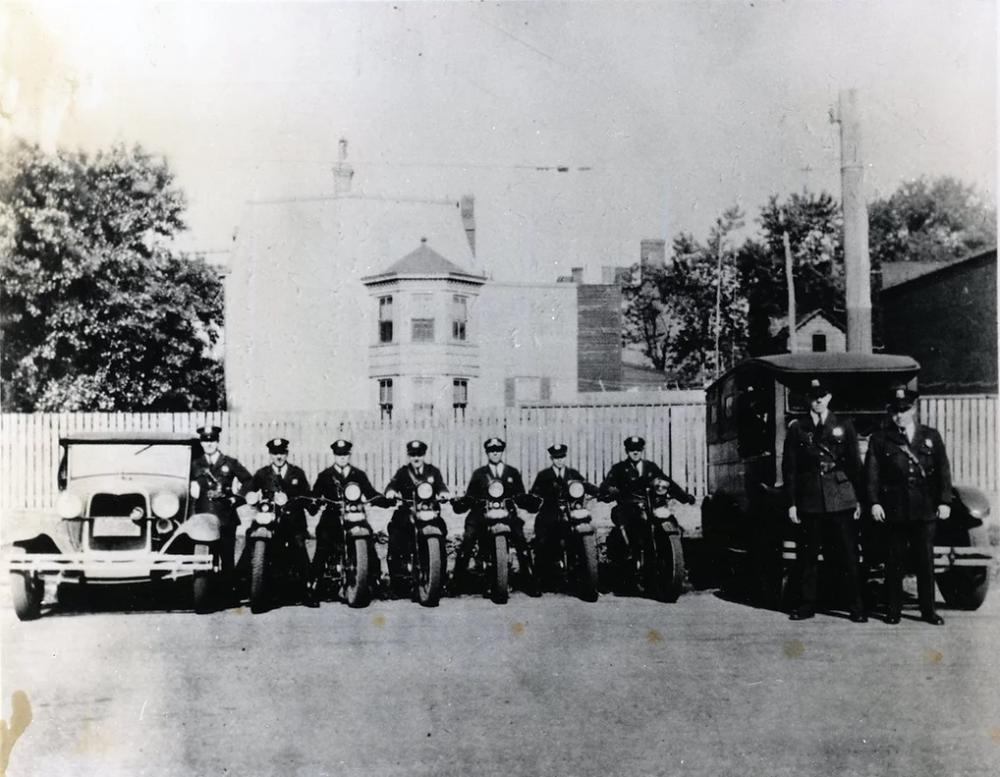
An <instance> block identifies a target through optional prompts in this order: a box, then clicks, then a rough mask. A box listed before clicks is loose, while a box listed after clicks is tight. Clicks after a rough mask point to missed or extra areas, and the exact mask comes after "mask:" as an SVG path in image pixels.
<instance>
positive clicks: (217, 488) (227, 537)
mask: <svg viewBox="0 0 1000 777" xmlns="http://www.w3.org/2000/svg"><path fill="white" fill-rule="evenodd" d="M221 432H222V429H221V428H220V427H218V426H199V427H198V429H197V433H198V439H199V441H200V442H201V450H202V455H201V456H199V457H198V458H196V459H194V460H193V461H192V462H191V495H192V496H193V497H194V499H195V507H194V509H195V512H199V513H212V514H213V515H216V516H218V518H219V524H220V526H219V531H220V534H221V538H220V544H221V556H222V558H221V564H222V589H223V592H224V595H225V596H226V597H227V598H234V597H235V590H234V589H235V584H236V581H235V576H234V574H233V571H234V567H235V563H236V529H237V527H239V525H240V519H239V517H238V516H237V515H236V503H237V502H238V501H240V499H239V496H238V494H239V492H240V491H241V490H242V488H243V486H244V485H245V484H246V483H249V482H250V478H251V475H250V471H249V470H248V469H247V468H246V467H244V466H243V465H242V464H240V462H239V461H238V460H237V459H235V458H234V457H232V456H227V455H226V454H224V453H222V452H221V451H220V450H219V435H220V433H221Z"/></svg>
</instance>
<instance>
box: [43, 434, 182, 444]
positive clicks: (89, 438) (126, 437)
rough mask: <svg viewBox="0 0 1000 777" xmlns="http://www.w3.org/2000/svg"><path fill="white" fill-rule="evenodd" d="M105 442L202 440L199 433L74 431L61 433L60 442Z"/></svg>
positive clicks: (147, 442)
mask: <svg viewBox="0 0 1000 777" xmlns="http://www.w3.org/2000/svg"><path fill="white" fill-rule="evenodd" d="M91 442H103V443H108V444H111V445H114V444H117V443H121V444H123V445H124V444H131V443H138V444H143V443H146V444H149V445H193V444H194V443H197V442H200V440H199V439H198V436H197V435H194V434H185V433H183V432H73V433H71V434H66V435H61V436H60V437H59V443H60V444H63V443H91Z"/></svg>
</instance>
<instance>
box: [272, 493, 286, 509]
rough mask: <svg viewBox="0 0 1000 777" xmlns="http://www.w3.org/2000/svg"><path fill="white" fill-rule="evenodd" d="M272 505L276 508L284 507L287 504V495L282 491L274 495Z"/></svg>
mask: <svg viewBox="0 0 1000 777" xmlns="http://www.w3.org/2000/svg"><path fill="white" fill-rule="evenodd" d="M274 503H275V504H276V505H278V507H284V506H285V505H286V504H288V494H286V493H285V492H284V491H279V492H278V493H276V494H275V495H274Z"/></svg>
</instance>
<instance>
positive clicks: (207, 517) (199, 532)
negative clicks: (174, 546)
mask: <svg viewBox="0 0 1000 777" xmlns="http://www.w3.org/2000/svg"><path fill="white" fill-rule="evenodd" d="M220 526H221V522H220V521H219V516H217V515H215V514H214V513H195V514H194V515H192V516H191V517H190V518H188V519H187V520H186V521H185V522H184V523H182V524H181V525H180V527H179V528H178V529H177V534H178V535H181V534H186V535H187V536H188V537H190V538H191V539H192V540H194V541H195V542H216V541H217V540H218V539H219V538H220V537H221V536H222V532H221V529H220Z"/></svg>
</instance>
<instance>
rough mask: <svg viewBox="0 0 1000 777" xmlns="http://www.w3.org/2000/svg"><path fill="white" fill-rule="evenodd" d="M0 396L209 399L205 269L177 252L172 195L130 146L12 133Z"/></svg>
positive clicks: (15, 400)
mask: <svg viewBox="0 0 1000 777" xmlns="http://www.w3.org/2000/svg"><path fill="white" fill-rule="evenodd" d="M0 203H3V205H2V206H0V207H2V211H0V293H2V296H3V312H2V318H0V334H2V345H0V348H2V365H0V378H2V384H3V405H4V409H5V410H12V411H42V410H49V411H57V410H59V411H69V410H150V411H154V410H158V411H168V410H169V411H180V410H189V409H196V408H197V409H216V408H218V407H219V406H220V405H221V404H222V401H223V400H222V365H221V363H220V362H219V361H218V360H217V359H216V358H214V357H213V350H214V349H215V347H216V345H217V343H218V341H219V336H220V333H221V328H222V285H221V281H220V279H219V276H218V273H217V272H216V271H214V270H213V269H212V268H210V267H208V266H207V265H206V264H205V263H204V262H203V261H201V260H200V259H196V258H190V257H187V256H183V255H179V254H177V253H175V252H173V251H172V250H171V248H170V241H171V240H172V239H173V238H174V237H176V235H177V234H178V233H179V232H180V231H182V230H183V229H184V228H185V227H184V222H183V220H182V215H183V211H184V205H185V203H184V197H183V194H182V193H181V192H180V190H179V189H177V188H176V186H175V185H174V177H173V174H172V172H171V171H170V170H169V168H168V166H167V164H166V162H163V161H157V160H156V159H154V158H153V157H152V156H151V155H150V154H148V153H147V152H145V151H144V150H142V149H141V148H140V147H138V146H137V147H135V148H131V149H127V148H125V147H123V146H115V147H114V148H112V149H110V150H109V151H107V152H101V153H98V154H96V155H95V156H93V157H90V156H88V155H86V154H84V153H81V152H78V153H71V152H66V151H60V152H58V153H56V154H54V155H48V154H45V153H43V152H42V151H41V150H40V149H39V148H38V147H36V146H29V145H26V144H20V145H18V146H16V147H15V148H13V149H12V151H11V153H9V154H8V155H7V156H6V158H5V160H4V162H3V164H2V166H0Z"/></svg>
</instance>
